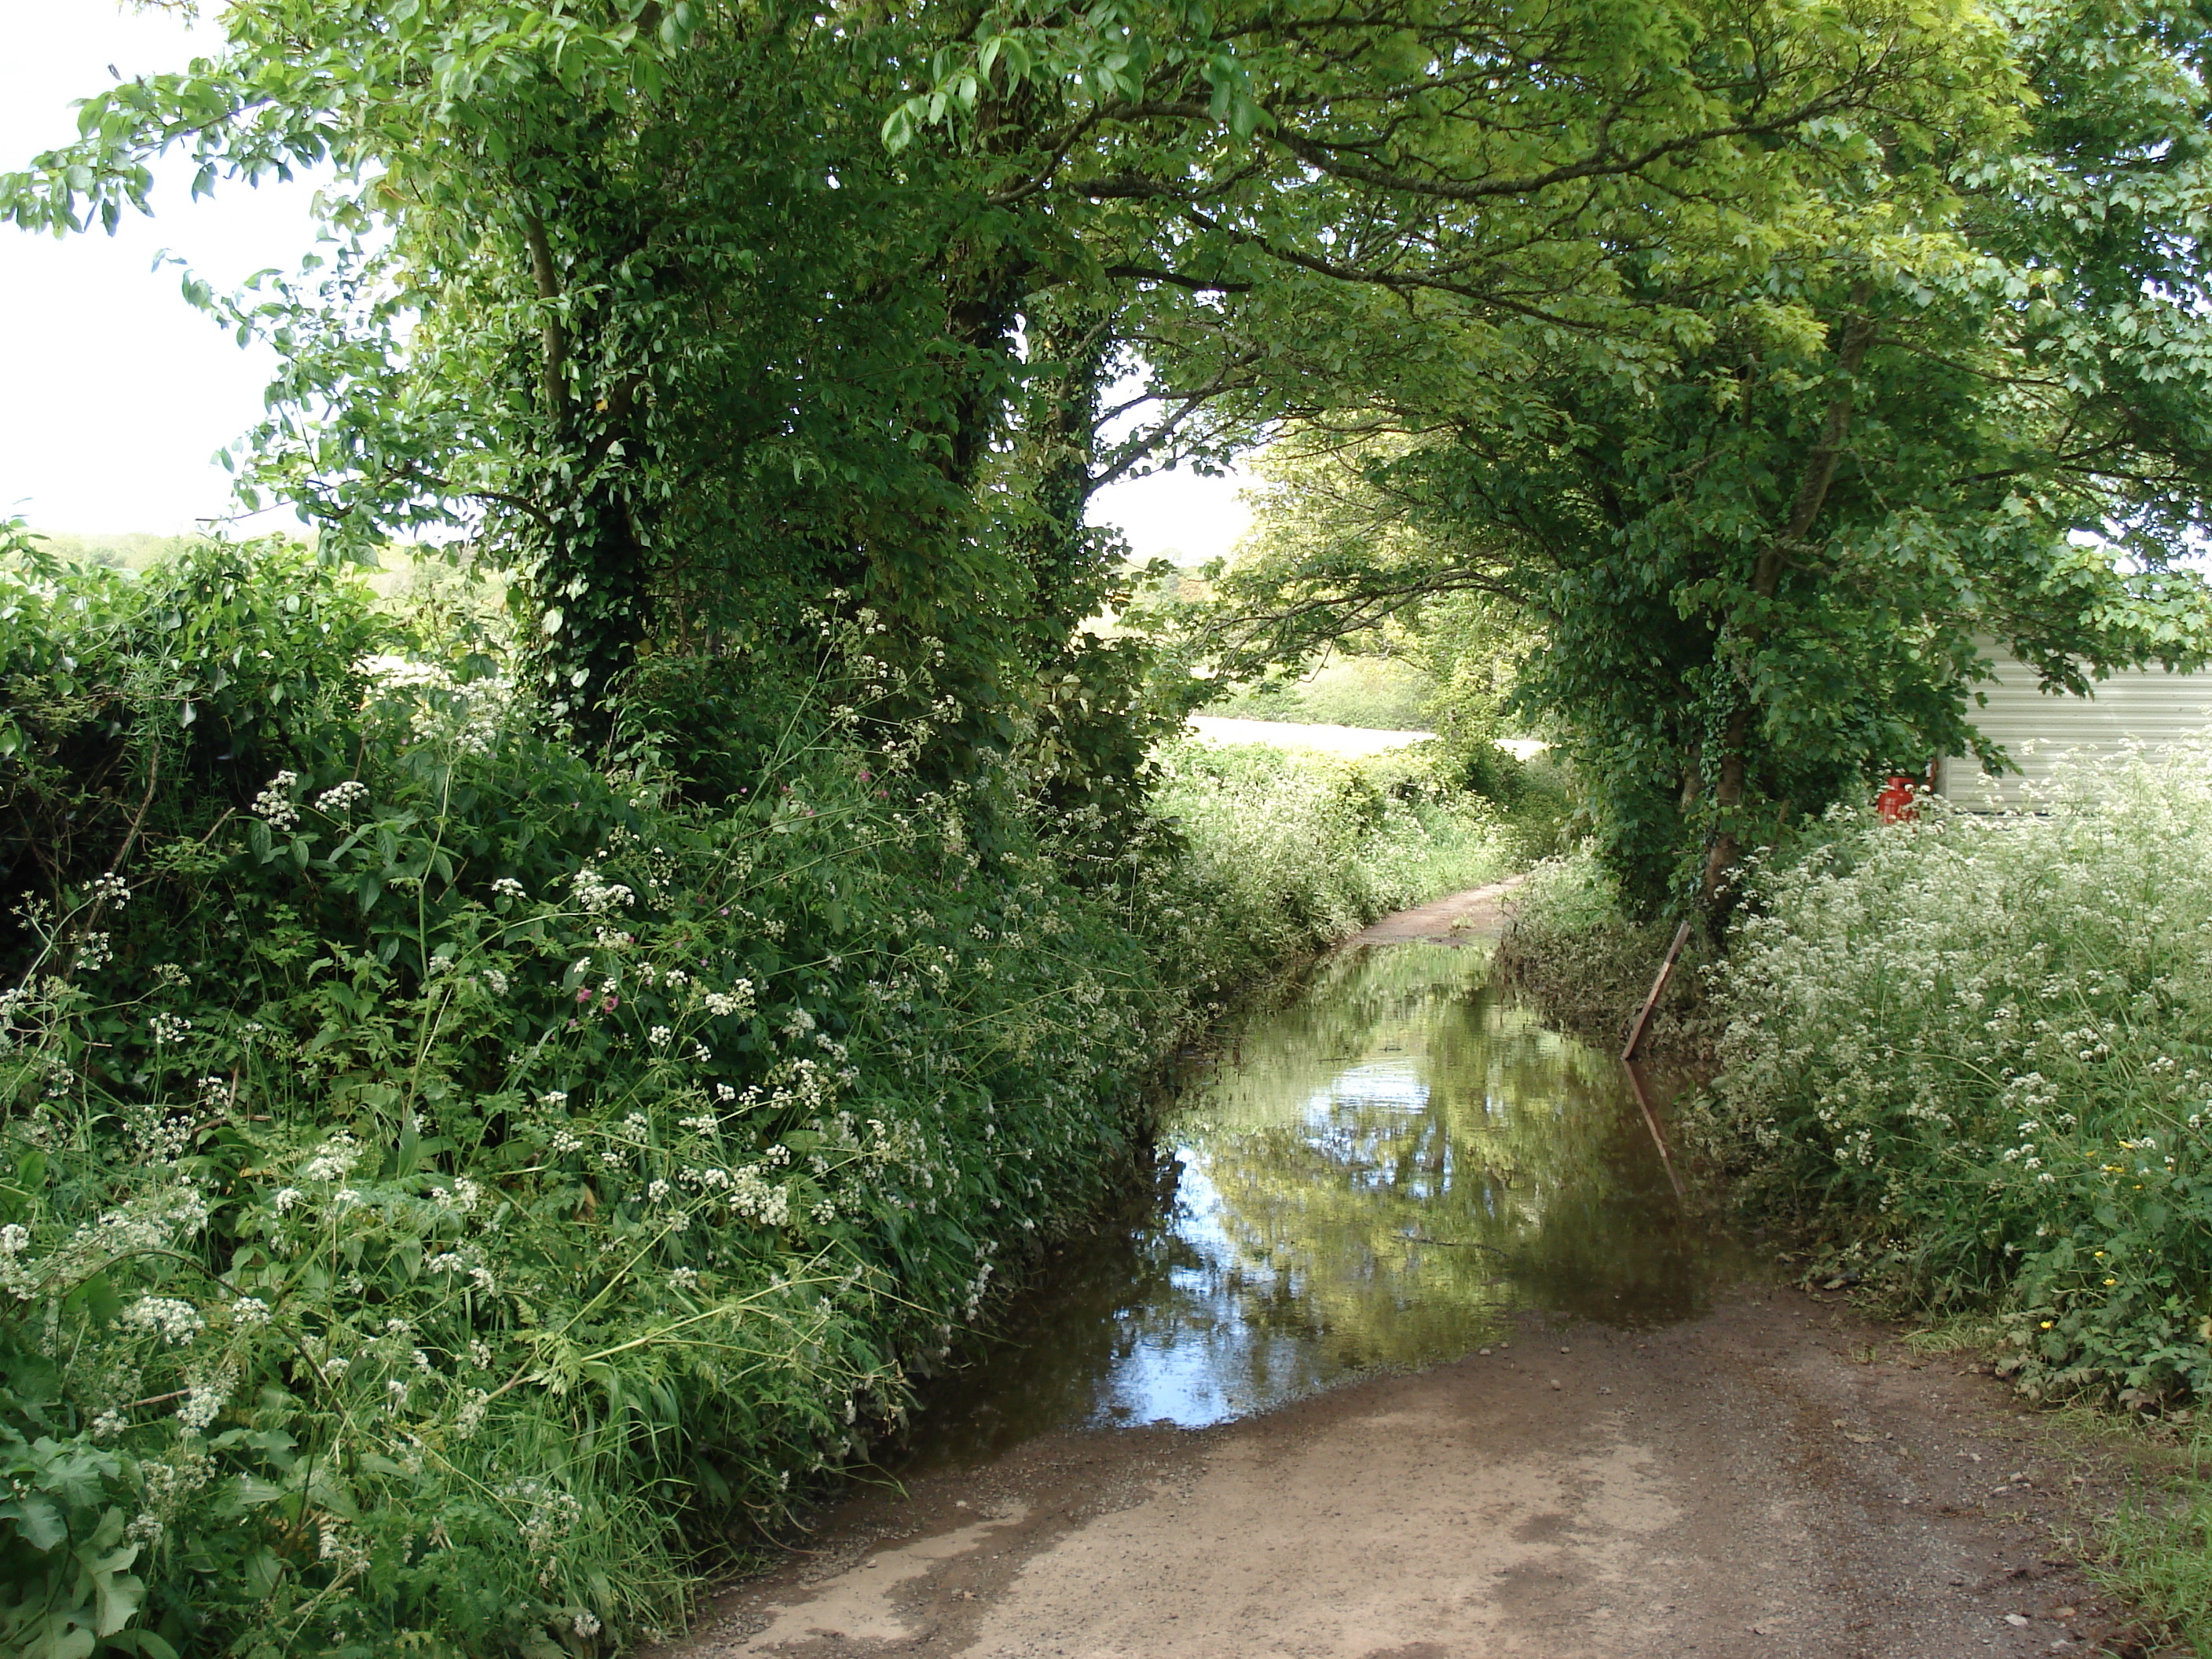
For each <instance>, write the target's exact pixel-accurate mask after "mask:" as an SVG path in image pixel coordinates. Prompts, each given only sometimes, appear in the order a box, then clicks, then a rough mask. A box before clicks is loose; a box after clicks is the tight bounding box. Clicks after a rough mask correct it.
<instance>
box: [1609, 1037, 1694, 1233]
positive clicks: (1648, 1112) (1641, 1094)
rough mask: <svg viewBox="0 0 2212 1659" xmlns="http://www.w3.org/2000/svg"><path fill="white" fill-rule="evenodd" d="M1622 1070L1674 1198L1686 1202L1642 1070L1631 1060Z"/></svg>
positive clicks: (1672, 1156) (1671, 1154)
mask: <svg viewBox="0 0 2212 1659" xmlns="http://www.w3.org/2000/svg"><path fill="white" fill-rule="evenodd" d="M1622 1068H1623V1069H1624V1070H1625V1071H1626V1072H1627V1073H1628V1086H1629V1087H1630V1088H1631V1089H1632V1090H1633V1091H1635V1094H1636V1103H1637V1105H1638V1108H1640V1109H1642V1111H1643V1113H1644V1127H1645V1128H1647V1129H1649V1130H1650V1131H1651V1144H1652V1145H1653V1146H1656V1147H1657V1148H1658V1149H1659V1162H1660V1163H1661V1164H1663V1165H1665V1166H1666V1170H1667V1180H1668V1184H1670V1185H1671V1186H1672V1187H1673V1188H1674V1196H1675V1197H1676V1198H1677V1199H1680V1200H1684V1201H1685V1202H1686V1201H1687V1194H1685V1193H1684V1192H1683V1190H1682V1177H1681V1176H1679V1175H1677V1174H1675V1173H1674V1153H1672V1152H1668V1150H1667V1137H1666V1136H1665V1135H1664V1134H1662V1133H1660V1130H1659V1115H1658V1114H1657V1113H1656V1112H1654V1111H1653V1110H1652V1109H1651V1093H1650V1090H1648V1089H1646V1088H1645V1087H1644V1068H1643V1067H1642V1066H1638V1064H1637V1063H1636V1062H1635V1061H1634V1060H1626V1061H1624V1062H1622Z"/></svg>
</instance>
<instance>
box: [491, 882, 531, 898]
mask: <svg viewBox="0 0 2212 1659" xmlns="http://www.w3.org/2000/svg"><path fill="white" fill-rule="evenodd" d="M491 890H492V896H494V897H495V898H504V899H517V900H520V899H526V898H527V897H529V896H530V895H529V894H527V893H526V892H525V891H523V889H522V884H521V883H520V882H519V881H517V880H516V879H515V878H513V876H501V877H500V878H498V879H497V880H495V881H494V882H493V883H492V884H491Z"/></svg>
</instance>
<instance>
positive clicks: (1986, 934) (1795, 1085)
mask: <svg viewBox="0 0 2212 1659" xmlns="http://www.w3.org/2000/svg"><path fill="white" fill-rule="evenodd" d="M2208 760H2212V755H2208V753H2207V751H2205V750H2203V749H2200V748H2192V749H2187V750H2180V751H2177V752H2175V753H2174V754H2172V756H2170V757H2168V758H2166V759H2164V760H2162V761H2149V760H2144V759H2141V758H2130V759H2125V760H2123V761H2119V762H2116V763H2111V764H2108V765H2104V766H2100V767H2098V768H2095V769H2092V770H2089V771H2087V772H2083V773H2080V774H2077V775H2075V776H2074V777H2073V778H2072V780H2071V781H2070V782H2069V784H2068V785H2067V786H2066V787H2065V788H2064V790H2063V793H2061V794H2060V795H2059V796H2058V797H2057V798H2056V799H2051V801H2049V802H2048V803H2046V804H2045V810H2043V811H2040V812H2039V813H2037V814H2035V815H2033V816H2022V815H2015V816H2010V817H2002V818H1995V819H1983V818H1976V817H1969V816H1966V815H1957V814H1950V813H1947V812H1943V811H1940V810H1938V805H1937V804H1936V803H1931V804H1930V805H1929V810H1928V811H1927V813H1926V814H1925V815H1924V817H1923V821H1922V822H1921V823H1917V824H1912V825H1903V826H1895V827H1887V826H1879V825H1875V824H1871V823H1866V822H1864V821H1863V820H1862V819H1859V818H1857V817H1837V818H1833V819H1832V820H1831V823H1830V825H1829V828H1828V833H1827V835H1826V838H1825V839H1824V841H1823V842H1822V844H1820V845H1819V846H1817V847H1814V848H1812V849H1811V850H1810V851H1809V852H1808V853H1807V854H1805V855H1804V856H1803V857H1802V858H1801V859H1799V860H1796V861H1794V862H1792V863H1790V864H1788V865H1780V864H1777V865H1771V866H1768V867H1766V868H1765V869H1764V870H1763V871H1760V872H1758V873H1757V874H1756V875H1755V877H1754V878H1753V895H1754V899H1753V907H1752V908H1753V914H1751V915H1747V917H1746V918H1745V920H1744V921H1742V922H1741V926H1740V928H1739V930H1738V933H1737V936H1736V939H1735V949H1734V951H1733V954H1732V956H1731V958H1730V960H1729V962H1728V963H1725V964H1724V965H1723V967H1722V968H1720V969H1717V972H1716V975H1715V978H1714V981H1713V983H1714V987H1715V994H1717V997H1718V998H1719V1000H1720V1001H1721V1003H1722V1005H1723V1008H1724V1009H1725V1011H1726V1013H1727V1016H1728V1026H1727V1035H1726V1037H1725V1041H1724V1043H1723V1050H1722V1058H1723V1063H1724V1066H1725V1069H1724V1070H1723V1073H1722V1075H1721V1078H1720V1079H1719V1081H1718V1083H1717V1085H1715V1088H1714V1090H1713V1091H1712V1095H1711V1103H1710V1108H1709V1127H1710V1132H1711V1134H1712V1135H1713V1137H1714V1138H1715V1139H1716V1140H1717V1144H1718V1145H1719V1146H1721V1147H1722V1148H1723V1149H1724V1150H1725V1151H1726V1152H1728V1153H1729V1155H1730V1156H1732V1157H1733V1158H1735V1159H1736V1160H1737V1161H1738V1162H1740V1163H1741V1164H1743V1165H1745V1166H1746V1167H1747V1169H1748V1170H1750V1171H1751V1172H1752V1174H1753V1189H1752V1190H1753V1196H1754V1197H1755V1198H1757V1199H1760V1200H1765V1201H1766V1202H1768V1203H1770V1204H1773V1205H1778V1206H1790V1207H1794V1208H1796V1209H1799V1210H1801V1211H1802V1212H1807V1213H1808V1214H1811V1215H1813V1216H1814V1217H1815V1218H1818V1219H1819V1220H1820V1222H1821V1223H1822V1224H1823V1225H1826V1226H1828V1227H1829V1228H1831V1229H1832V1230H1833V1231H1834V1232H1835V1233H1836V1234H1837V1235H1838V1239H1839V1242H1840V1243H1842V1244H1843V1245H1844V1248H1845V1249H1847V1250H1848V1252H1849V1253H1850V1255H1851V1256H1852V1257H1853V1258H1854V1259H1855V1260H1857V1261H1861V1262H1864V1263H1867V1264H1869V1266H1870V1267H1879V1268H1880V1269H1881V1271H1883V1272H1885V1273H1887V1274H1888V1275H1889V1276H1890V1277H1891V1278H1892V1279H1893V1281H1894V1282H1895V1283H1896V1284H1897V1285H1899V1286H1900V1287H1901V1288H1903V1289H1905V1290H1906V1291H1909V1292H1910V1293H1911V1294H1912V1295H1914V1296H1915V1297H1918V1298H1920V1299H1922V1300H1923V1301H1925V1302H1927V1303H1930V1304H1935V1305H1937V1306H1939V1307H1949V1308H1974V1307H1985V1306H1994V1307H1996V1308H1998V1309H2000V1310H2002V1328H2003V1331H2004V1334H2005V1339H2006V1340H2007V1342H2008V1346H2009V1349H2010V1358H2008V1360H2007V1361H2006V1362H2005V1366H2004V1369H2005V1370H2008V1372H2010V1373H2011V1374H2013V1375H2015V1376H2016V1377H2017V1378H2018V1380H2019V1382H2020V1383H2021V1386H2023V1387H2024V1388H2026V1389H2027V1390H2028V1391H2029V1392H2031V1393H2033V1394H2037V1395H2050V1394H2057V1393H2067V1392H2081V1391H2092V1392H2101V1393H2106V1394H2112V1395H2118V1397H2119V1398H2120V1399H2122V1400H2123V1401H2127V1402H2129V1403H2149V1402H2153V1401H2161V1400H2167V1399H2171V1398H2173V1397H2175V1396H2178V1395H2182V1394H2185V1393H2191V1392H2202V1391H2203V1389H2204V1388H2205V1386H2206V1383H2207V1380H2208V1376H2212V1354H2208V1349H2207V1337H2208V1325H2207V1297H2208V1292H2212V1164H2208V1161H2207V1159H2206V1157H2205V1135H2204V1133H2203V1129H2204V1125H2205V1123H2206V1121H2207V1115H2208V1114H2212V1046H2208V1039H2207V1035H2206V1034H2207V1032H2208V1030H2212V949H2208V946H2212V865H2208V864H2207V862H2206V860H2205V857H2204V848H2205V847H2206V845H2207V844H2208V837H2212V771H2208V769H2207V763H2208Z"/></svg>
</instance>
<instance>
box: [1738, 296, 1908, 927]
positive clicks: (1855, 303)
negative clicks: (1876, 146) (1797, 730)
mask: <svg viewBox="0 0 2212 1659" xmlns="http://www.w3.org/2000/svg"><path fill="white" fill-rule="evenodd" d="M1872 297H1873V289H1872V287H1871V285H1870V284H1869V283H1857V284H1855V285H1854V286H1853V287H1852V289H1851V297H1850V306H1851V313H1850V318H1849V319H1848V320H1847V321H1846V322H1845V323H1844V336H1843V339H1842V341H1841V342H1840V343H1838V349H1837V352H1836V371H1837V373H1838V374H1839V375H1840V376H1841V377H1842V380H1843V384H1842V386H1840V387H1838V390H1837V392H1836V395H1835V397H1834V398H1832V399H1831V400H1830V402H1829V404H1828V412H1827V416H1826V419H1825V420H1823V421H1822V422H1821V423H1820V439H1819V441H1817V442H1816V443H1815V444H1814V446H1813V448H1812V450H1811V452H1810V453H1808V455H1807V456H1806V457H1805V471H1804V473H1803V475H1802V477H1800V478H1799V480H1798V483H1797V494H1796V498H1795V499H1794V500H1792V501H1791V502H1790V517H1789V520H1788V521H1787V522H1786V523H1785V524H1784V526H1783V527H1782V530H1781V532H1780V533H1779V534H1778V535H1777V536H1775V537H1774V538H1772V539H1771V540H1770V541H1769V542H1768V543H1767V544H1766V545H1765V547H1764V548H1762V549H1760V550H1759V560H1758V562H1757V563H1756V564H1754V565H1753V567H1752V573H1751V591H1752V594H1753V599H1754V601H1755V603H1754V605H1753V606H1752V609H1751V617H1750V626H1749V627H1748V628H1747V629H1746V630H1745V639H1744V643H1745V644H1747V645H1751V644H1755V643H1756V642H1757V641H1758V640H1759V638H1760V637H1761V636H1762V635H1764V634H1765V632H1766V629H1767V623H1768V620H1769V615H1770V613H1771V611H1772V610H1773V608H1774V603H1775V600H1776V598H1777V597H1778V594H1779V593H1780V592H1781V588H1782V573H1783V570H1784V567H1785V566H1786V565H1787V564H1788V562H1789V559H1790V554H1791V553H1792V552H1793V551H1794V550H1796V549H1797V548H1798V547H1800V546H1802V544H1804V541H1805V539H1806V538H1807V537H1808V536H1809V535H1810V534H1811V533H1812V530H1813V526H1814V523H1815V522H1816V521H1817V520H1819V518H1820V508H1821V507H1822V506H1824V505H1825V504H1826V501H1827V499H1828V489H1829V486H1830V485H1831V484H1832V483H1834V482H1835V478H1836V467H1837V465H1838V463H1839V462H1840V461H1841V460H1842V459H1843V453H1844V440H1845V439H1846V438H1848V437H1849V436H1850V429H1851V398H1852V386H1851V380H1852V377H1854V376H1855V375H1857V373H1858V371H1859V367H1860V365H1861V364H1863V362H1865V361H1866V355H1867V350H1868V349H1869V347H1870V346H1872V345H1873V344H1874V337H1875V321H1874V319H1873V318H1872V317H1871V316H1870V315H1869V314H1868V313H1867V310H1866V306H1867V303H1868V301H1869V300H1870V299H1871V298H1872ZM1755 713H1756V711H1755V710H1754V709H1753V707H1752V706H1751V704H1750V702H1748V701H1743V702H1739V703H1738V704H1737V706H1736V708H1735V709H1734V710H1733V711H1732V712H1731V713H1730V714H1729V717H1728V723H1727V725H1726V726H1724V727H1723V729H1722V733H1721V756H1720V766H1719V769H1718V770H1717V774H1716V775H1715V777H1714V779H1713V811H1714V820H1715V825H1716V828H1715V831H1714V835H1713V841H1712V845H1711V848H1710V849H1708V851H1707V853H1706V854H1705V882H1704V887H1703V891H1702V894H1701V901H1702V902H1703V903H1704V905H1705V908H1706V910H1707V911H1708V912H1710V913H1712V914H1713V915H1715V916H1716V917H1717V916H1718V915H1721V914H1723V912H1724V911H1725V909H1726V908H1727V902H1728V893H1727V888H1728V880H1729V876H1730V875H1731V874H1732V873H1733V872H1734V871H1735V866H1736V865H1737V863H1738V861H1739V860H1741V858H1742V856H1743V841H1742V836H1741V825H1740V823H1739V822H1738V820H1739V817H1740V815H1741V809H1742V806H1743V796H1744V783H1745V780H1746V778H1747V775H1748V774H1749V770H1750V766H1749V758H1748V756H1749V750H1750V746H1751V736H1752V726H1753V714H1755Z"/></svg>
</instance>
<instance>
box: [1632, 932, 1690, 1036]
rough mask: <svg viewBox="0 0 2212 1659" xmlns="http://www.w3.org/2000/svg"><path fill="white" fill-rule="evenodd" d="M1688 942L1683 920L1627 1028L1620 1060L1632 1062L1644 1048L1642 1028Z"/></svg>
mask: <svg viewBox="0 0 2212 1659" xmlns="http://www.w3.org/2000/svg"><path fill="white" fill-rule="evenodd" d="M1689 942H1690V924H1689V922H1688V921H1686V920H1685V921H1684V922H1683V923H1682V925H1681V926H1680V927H1677V928H1676V929H1675V930H1674V943H1673V944H1672V945H1668V947H1667V960H1666V961H1664V962H1662V963H1660V964H1659V977H1658V978H1656V979H1655V980H1653V981H1651V994H1650V996H1648V997H1646V998H1644V1006H1643V1007H1641V1008H1639V1009H1638V1010H1637V1013H1636V1024H1633V1025H1632V1026H1630V1027H1629V1028H1628V1045H1627V1046H1626V1048H1623V1049H1622V1050H1621V1051H1620V1057H1621V1059H1623V1060H1633V1059H1635V1058H1636V1051H1637V1050H1638V1048H1642V1047H1643V1046H1644V1027H1645V1026H1647V1025H1649V1024H1651V1016H1652V1014H1653V1013H1654V1012H1656V1011H1657V1009H1658V1006H1659V999H1660V998H1661V997H1663V996H1665V995H1666V994H1667V981H1668V979H1669V978H1671V977H1672V976H1673V975H1674V964H1675V963H1676V962H1678V961H1679V960H1680V958H1681V955H1682V947H1683V946H1684V945H1687V944H1688V943H1689Z"/></svg>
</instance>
